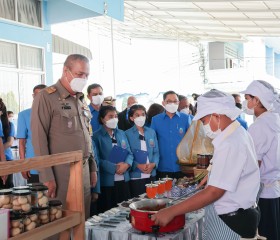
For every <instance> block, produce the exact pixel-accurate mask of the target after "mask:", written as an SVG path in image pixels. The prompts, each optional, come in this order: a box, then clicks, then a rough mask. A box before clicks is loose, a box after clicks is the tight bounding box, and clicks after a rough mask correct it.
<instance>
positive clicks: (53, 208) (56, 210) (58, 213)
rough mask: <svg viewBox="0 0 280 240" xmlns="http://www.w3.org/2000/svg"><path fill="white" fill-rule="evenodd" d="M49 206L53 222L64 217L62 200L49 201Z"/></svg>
mask: <svg viewBox="0 0 280 240" xmlns="http://www.w3.org/2000/svg"><path fill="white" fill-rule="evenodd" d="M49 208H50V220H51V222H52V221H55V220H57V219H59V218H62V202H61V201H60V200H51V201H49Z"/></svg>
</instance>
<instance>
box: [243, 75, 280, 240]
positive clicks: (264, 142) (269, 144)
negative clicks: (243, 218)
mask: <svg viewBox="0 0 280 240" xmlns="http://www.w3.org/2000/svg"><path fill="white" fill-rule="evenodd" d="M241 93H244V94H245V99H246V100H245V103H244V104H243V105H244V106H245V112H246V113H247V114H251V115H255V117H256V120H255V122H254V123H253V124H252V125H251V126H250V127H249V129H248V132H249V134H250V135H251V136H252V138H253V141H254V145H255V148H256V153H257V159H258V161H259V166H260V175H261V183H262V184H263V185H264V187H263V190H262V191H261V193H260V200H259V207H260V210H261V220H260V224H259V228H258V229H259V234H260V235H262V236H264V237H266V238H267V239H268V240H277V239H280V117H279V113H277V112H278V111H279V107H278V105H279V97H278V94H277V92H276V91H275V89H274V87H273V86H272V85H270V84H269V83H268V82H265V81H263V80H255V81H253V82H252V83H250V84H249V86H248V87H247V89H246V90H245V91H242V92H241Z"/></svg>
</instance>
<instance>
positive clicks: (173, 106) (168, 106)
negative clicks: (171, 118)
mask: <svg viewBox="0 0 280 240" xmlns="http://www.w3.org/2000/svg"><path fill="white" fill-rule="evenodd" d="M178 106H179V105H177V104H175V103H169V104H166V105H165V109H166V111H167V112H170V113H175V112H176V111H177V110H178Z"/></svg>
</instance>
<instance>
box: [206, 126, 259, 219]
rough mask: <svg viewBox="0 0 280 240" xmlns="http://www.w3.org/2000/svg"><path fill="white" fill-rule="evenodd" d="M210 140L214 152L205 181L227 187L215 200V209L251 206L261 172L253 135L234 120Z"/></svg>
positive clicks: (224, 211) (220, 210)
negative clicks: (207, 177)
mask: <svg viewBox="0 0 280 240" xmlns="http://www.w3.org/2000/svg"><path fill="white" fill-rule="evenodd" d="M212 143H213V145H214V154H213V158H212V160H211V162H212V168H211V173H210V176H209V180H208V185H211V186H214V187H217V188H220V189H224V190H226V192H225V193H224V195H223V196H222V197H221V198H220V199H218V200H217V201H216V202H215V203H214V206H215V209H216V211H217V213H218V214H219V215H220V214H225V213H229V212H233V211H236V210H237V209H239V208H243V209H247V208H249V207H251V206H253V205H254V203H255V202H256V196H257V193H258V190H259V186H260V172H259V167H258V164H257V158H256V153H255V150H254V144H253V141H252V138H251V137H250V135H249V134H248V133H247V132H246V130H245V129H244V128H243V127H242V126H240V124H239V123H238V122H237V121H234V122H233V123H232V124H230V125H229V126H228V127H227V128H226V129H224V130H223V131H222V132H221V133H220V134H219V135H218V136H217V137H216V138H215V139H214V140H213V142H212Z"/></svg>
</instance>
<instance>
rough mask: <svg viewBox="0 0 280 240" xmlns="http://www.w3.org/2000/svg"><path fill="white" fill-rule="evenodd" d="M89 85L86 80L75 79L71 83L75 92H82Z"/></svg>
mask: <svg viewBox="0 0 280 240" xmlns="http://www.w3.org/2000/svg"><path fill="white" fill-rule="evenodd" d="M86 85H87V79H86V78H73V79H72V81H71V82H70V87H71V89H72V91H73V92H82V91H83V89H84V87H85V86H86Z"/></svg>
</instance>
